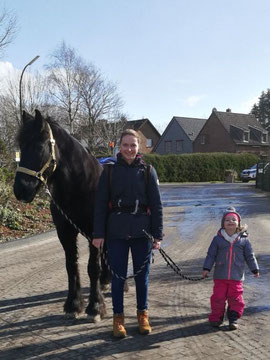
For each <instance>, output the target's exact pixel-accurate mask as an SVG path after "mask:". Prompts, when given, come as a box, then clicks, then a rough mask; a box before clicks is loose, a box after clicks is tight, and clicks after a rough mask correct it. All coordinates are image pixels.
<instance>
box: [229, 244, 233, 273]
mask: <svg viewBox="0 0 270 360" xmlns="http://www.w3.org/2000/svg"><path fill="white" fill-rule="evenodd" d="M232 249H233V244H231V246H230V256H229V271H228V280H230V278H231V267H232Z"/></svg>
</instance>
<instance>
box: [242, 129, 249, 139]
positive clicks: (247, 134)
mask: <svg viewBox="0 0 270 360" xmlns="http://www.w3.org/2000/svg"><path fill="white" fill-rule="evenodd" d="M243 142H249V131H244V132H243Z"/></svg>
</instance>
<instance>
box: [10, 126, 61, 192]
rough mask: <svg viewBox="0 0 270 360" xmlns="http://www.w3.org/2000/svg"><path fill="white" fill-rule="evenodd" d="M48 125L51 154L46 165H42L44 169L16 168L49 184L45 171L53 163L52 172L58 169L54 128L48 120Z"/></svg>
mask: <svg viewBox="0 0 270 360" xmlns="http://www.w3.org/2000/svg"><path fill="white" fill-rule="evenodd" d="M47 126H48V130H49V141H50V145H51V153H50V156H49V159H48V160H47V162H46V163H45V164H44V166H43V167H42V169H41V170H40V171H34V170H30V169H27V168H25V167H22V166H18V167H17V170H16V172H21V173H24V174H27V175H31V176H34V177H36V178H38V179H39V180H40V181H42V182H43V184H45V185H46V184H47V180H48V179H45V178H44V176H43V173H44V172H45V171H46V170H47V169H48V167H50V165H51V163H52V164H53V168H52V172H54V171H55V169H56V156H55V140H54V138H53V133H52V129H51V127H50V125H49V123H48V122H47Z"/></svg>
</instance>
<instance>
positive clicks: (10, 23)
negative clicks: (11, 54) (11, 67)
mask: <svg viewBox="0 0 270 360" xmlns="http://www.w3.org/2000/svg"><path fill="white" fill-rule="evenodd" d="M17 31H18V29H17V18H16V16H15V14H14V12H12V11H8V10H6V9H3V10H1V11H0V56H1V55H3V52H4V50H5V49H6V47H7V46H8V45H9V44H10V43H11V42H12V41H13V40H14V38H15V36H16V34H17Z"/></svg>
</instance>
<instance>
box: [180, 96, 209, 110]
mask: <svg viewBox="0 0 270 360" xmlns="http://www.w3.org/2000/svg"><path fill="white" fill-rule="evenodd" d="M205 97H206V96H205V95H197V96H196V95H192V96H188V97H187V98H185V99H182V101H183V102H184V103H185V104H186V105H187V106H189V107H194V106H195V105H197V104H198V103H199V102H200V101H201V100H202V99H204V98H205Z"/></svg>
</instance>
